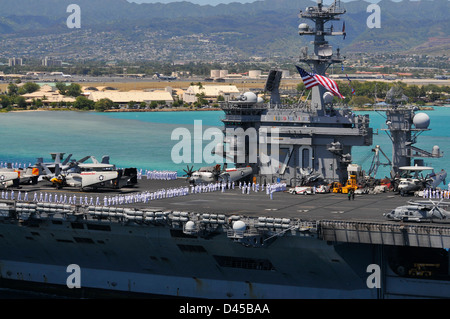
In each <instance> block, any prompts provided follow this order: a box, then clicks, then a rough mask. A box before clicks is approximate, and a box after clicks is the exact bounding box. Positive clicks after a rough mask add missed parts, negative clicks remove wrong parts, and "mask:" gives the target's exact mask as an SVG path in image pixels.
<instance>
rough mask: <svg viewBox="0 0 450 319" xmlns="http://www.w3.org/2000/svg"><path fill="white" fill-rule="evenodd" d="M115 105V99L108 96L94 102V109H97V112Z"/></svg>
mask: <svg viewBox="0 0 450 319" xmlns="http://www.w3.org/2000/svg"><path fill="white" fill-rule="evenodd" d="M113 107H114V103H113V101H111V100H110V99H107V98H105V99H101V100H98V101H97V102H95V104H94V110H96V111H97V112H104V111H105V110H110V109H112V108H113Z"/></svg>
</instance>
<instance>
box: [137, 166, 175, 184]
mask: <svg viewBox="0 0 450 319" xmlns="http://www.w3.org/2000/svg"><path fill="white" fill-rule="evenodd" d="M144 175H145V176H146V177H147V179H157V180H165V181H167V180H175V179H177V178H178V172H176V171H168V170H164V171H157V170H148V169H146V170H145V172H144ZM142 176H143V174H142V168H141V169H140V170H138V172H137V178H138V179H142Z"/></svg>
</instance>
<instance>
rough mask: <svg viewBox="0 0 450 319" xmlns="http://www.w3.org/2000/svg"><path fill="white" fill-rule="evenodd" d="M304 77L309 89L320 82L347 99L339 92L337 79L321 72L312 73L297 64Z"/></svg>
mask: <svg viewBox="0 0 450 319" xmlns="http://www.w3.org/2000/svg"><path fill="white" fill-rule="evenodd" d="M295 67H296V68H297V70H298V72H299V73H300V76H301V77H302V80H303V83H304V84H305V87H306V88H307V89H310V88H312V87H314V86H316V85H318V84H320V85H322V86H323V87H324V88H326V89H327V90H328V91H330V92H331V93H333V94H334V95H336V96H339V97H340V98H341V99H345V97H344V96H343V95H342V94H341V92H339V87H338V85H337V83H336V82H335V81H333V80H332V79H329V78H327V77H325V76H322V75H319V74H315V73H313V74H310V73H308V72H306V71H305V70H303V69H302V68H300V67H298V66H295Z"/></svg>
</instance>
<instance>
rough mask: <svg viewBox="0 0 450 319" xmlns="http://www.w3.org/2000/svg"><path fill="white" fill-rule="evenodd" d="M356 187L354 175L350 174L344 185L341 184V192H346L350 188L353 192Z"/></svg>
mask: <svg viewBox="0 0 450 319" xmlns="http://www.w3.org/2000/svg"><path fill="white" fill-rule="evenodd" d="M357 189H358V185H357V183H356V175H350V178H349V179H348V180H347V183H346V184H345V186H342V188H341V193H342V194H348V192H349V191H350V190H353V192H354V191H355V190H357Z"/></svg>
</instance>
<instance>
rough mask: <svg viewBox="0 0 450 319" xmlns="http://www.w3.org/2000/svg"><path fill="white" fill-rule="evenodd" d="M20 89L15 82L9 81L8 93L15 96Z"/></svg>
mask: <svg viewBox="0 0 450 319" xmlns="http://www.w3.org/2000/svg"><path fill="white" fill-rule="evenodd" d="M18 91H19V87H18V86H17V85H16V84H14V83H9V85H8V95H9V96H14V95H17V92H18Z"/></svg>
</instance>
